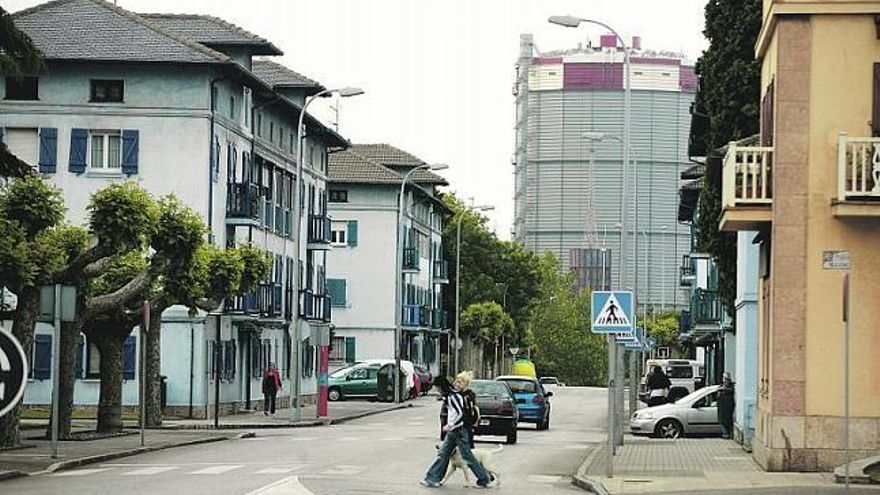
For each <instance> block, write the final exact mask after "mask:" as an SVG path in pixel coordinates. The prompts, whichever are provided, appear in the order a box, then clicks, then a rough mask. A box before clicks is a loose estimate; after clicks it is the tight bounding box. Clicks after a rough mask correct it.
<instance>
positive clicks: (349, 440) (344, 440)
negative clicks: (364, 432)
mask: <svg viewBox="0 0 880 495" xmlns="http://www.w3.org/2000/svg"><path fill="white" fill-rule="evenodd" d="M360 439H361V437H342V438H337V439H336V441H337V442H357V441H359V440H360Z"/></svg>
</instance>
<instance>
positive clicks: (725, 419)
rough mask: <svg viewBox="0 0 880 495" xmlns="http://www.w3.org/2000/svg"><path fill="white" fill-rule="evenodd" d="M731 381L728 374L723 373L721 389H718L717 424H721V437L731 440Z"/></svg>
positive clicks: (732, 404) (732, 397)
mask: <svg viewBox="0 0 880 495" xmlns="http://www.w3.org/2000/svg"><path fill="white" fill-rule="evenodd" d="M733 399H734V396H733V380H731V379H730V373H727V372H726V371H725V372H724V378H723V379H722V380H721V387H720V388H718V423H719V424H721V437H722V438H733V408H734V400H733Z"/></svg>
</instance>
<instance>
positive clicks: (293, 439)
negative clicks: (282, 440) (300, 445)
mask: <svg viewBox="0 0 880 495" xmlns="http://www.w3.org/2000/svg"><path fill="white" fill-rule="evenodd" d="M320 439H321V438H320V437H293V438H290V439H288V440H287V441H288V442H310V441H312V440H320Z"/></svg>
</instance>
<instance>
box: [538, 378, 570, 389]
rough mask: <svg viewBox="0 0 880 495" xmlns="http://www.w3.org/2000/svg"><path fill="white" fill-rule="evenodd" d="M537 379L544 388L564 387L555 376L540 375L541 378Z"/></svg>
mask: <svg viewBox="0 0 880 495" xmlns="http://www.w3.org/2000/svg"><path fill="white" fill-rule="evenodd" d="M538 381H539V382H541V385H543V386H544V388H553V387H564V386H565V384H564V383H562V382H560V381H559V379H557V378H556V377H555V376H542V377H541V378H539V379H538Z"/></svg>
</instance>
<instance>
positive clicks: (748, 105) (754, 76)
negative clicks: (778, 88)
mask: <svg viewBox="0 0 880 495" xmlns="http://www.w3.org/2000/svg"><path fill="white" fill-rule="evenodd" d="M761 9H762V3H761V1H760V0H745V1H743V0H710V1H709V3H708V4H707V5H706V27H705V30H704V31H703V34H705V35H706V38H707V39H708V40H709V48H708V49H707V50H706V51H705V52H703V55H702V56H701V57H700V59H699V60H698V61H697V66H696V72H697V75H698V76H699V83H700V85H699V91H698V92H697V96H696V105H695V106H696V109H697V111H698V113H699V114H702V115H705V116H706V117H707V119H708V122H707V123H706V124H705V125H701V126H694V128H692V130H691V141H692V142H695V143H696V145H697V146H698V147H699V148H701V149H704V150H706V156H707V163H708V165H709V169H708V170H707V174H706V177H705V179H704V181H703V190H702V191H701V193H700V200H699V210H698V220H697V227H698V229H697V230H698V247H699V249H700V250H701V251H703V252H706V253H709V254H711V255H712V256H713V258H714V259H715V261H716V264H717V267H718V295H719V297H720V298H721V300H722V301H723V303H724V306H725V308H726V309H727V312H728V313H730V314H733V313H734V311H733V306H734V300H735V298H736V235H735V234H734V233H727V232H719V231H718V220H719V218H720V215H721V173H720V171H719V170H716V169H717V168H718V167H720V157H718V156H717V153H715V151H714V150H716V149H718V148H719V147H721V146H724V145H726V144H728V143H729V142H730V141H734V140H738V139H742V138H745V137H748V136H751V135H753V134H755V133H756V132H758V123H759V122H758V116H759V107H758V102H759V100H760V80H761V64H760V62H759V61H758V60H756V59H755V55H754V50H755V46H754V45H755V40H756V39H757V38H758V33H759V32H760V29H761V14H762V10H761Z"/></svg>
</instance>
